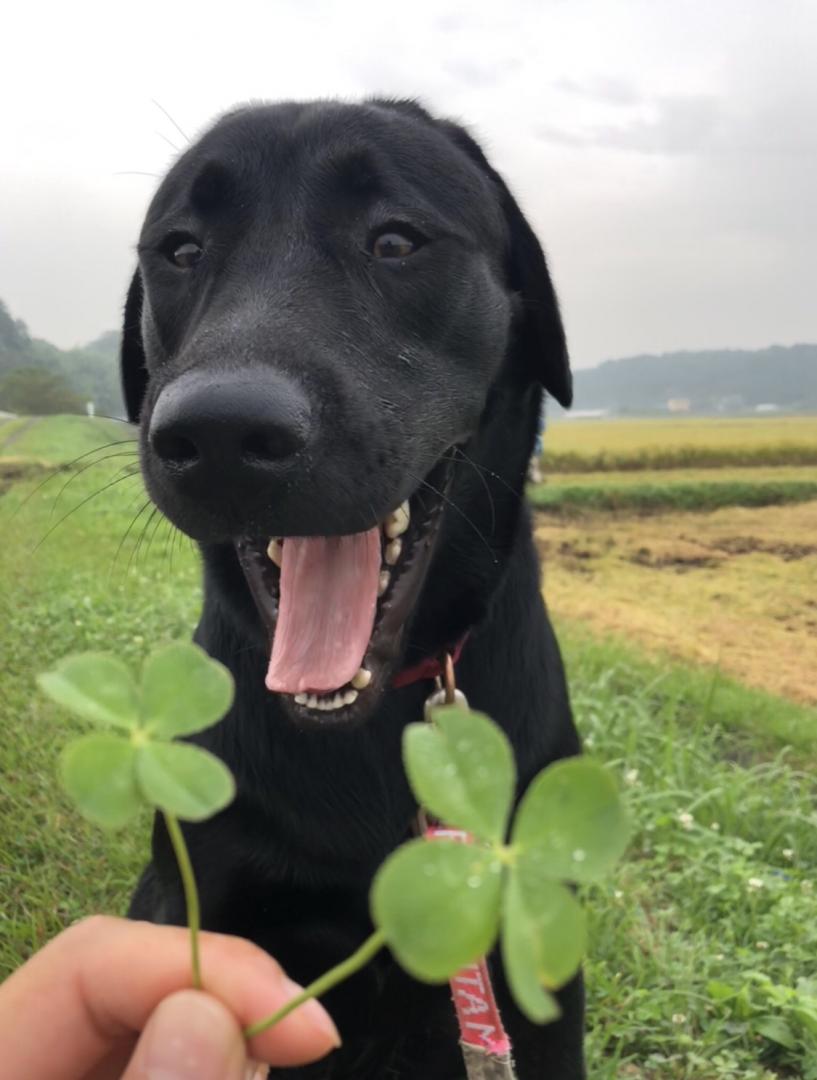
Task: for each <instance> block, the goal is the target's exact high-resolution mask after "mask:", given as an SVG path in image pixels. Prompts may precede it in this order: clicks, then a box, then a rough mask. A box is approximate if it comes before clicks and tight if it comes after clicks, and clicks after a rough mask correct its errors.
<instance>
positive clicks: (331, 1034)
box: [281, 976, 340, 1047]
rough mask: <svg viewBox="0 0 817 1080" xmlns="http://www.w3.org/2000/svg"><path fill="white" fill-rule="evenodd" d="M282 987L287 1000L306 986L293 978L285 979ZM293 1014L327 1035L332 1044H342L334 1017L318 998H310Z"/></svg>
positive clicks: (336, 1045) (335, 1045) (295, 995)
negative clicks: (300, 984)
mask: <svg viewBox="0 0 817 1080" xmlns="http://www.w3.org/2000/svg"><path fill="white" fill-rule="evenodd" d="M281 985H282V987H283V989H284V992H285V993H286V995H287V1001H291V1000H292V998H294V997H297V996H298V995H299V994H302V993H303V992H304V988H303V987H302V986H299V985H298V983H296V982H293V981H292V979H288V978H286V976H285V977H284V979H283V982H282V984H281ZM291 1015H297V1016H299V1017H300V1018H301V1020H302V1021H305V1022H306V1023H307V1024H309V1026H310V1027H313V1028H315V1029H316V1030H317V1031H320V1032H321V1034H322V1035H326V1036H327V1037H328V1038H329V1040H330V1041H331V1043H332V1046H334V1047H338V1046H340V1035H339V1034H338V1029H337V1028H336V1027H335V1023H334V1021H333V1020H332V1017H331V1016H330V1015H329V1013H328V1012H327V1011H326V1009H324V1007H323V1005H321V1003H320V1002H319V1001H318V1000H317V998H309V999H308V1000H307V1001H305V1002H304V1003H303V1005H299V1006H298V1008H297V1009H295V1010H294V1012H293V1013H292V1014H291Z"/></svg>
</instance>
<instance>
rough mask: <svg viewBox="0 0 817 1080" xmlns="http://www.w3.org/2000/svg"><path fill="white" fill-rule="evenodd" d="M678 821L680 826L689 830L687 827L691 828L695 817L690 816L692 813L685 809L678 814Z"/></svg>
mask: <svg viewBox="0 0 817 1080" xmlns="http://www.w3.org/2000/svg"><path fill="white" fill-rule="evenodd" d="M678 822H679V824H680V825H681V828H683V829H686V830H687V831H689V829H691V828H692V826H693V825H694V824H695V818H694V817H693V816H692V814H689V813H687V811H686V810H684V811H683V812H682V813H680V814H679V815H678Z"/></svg>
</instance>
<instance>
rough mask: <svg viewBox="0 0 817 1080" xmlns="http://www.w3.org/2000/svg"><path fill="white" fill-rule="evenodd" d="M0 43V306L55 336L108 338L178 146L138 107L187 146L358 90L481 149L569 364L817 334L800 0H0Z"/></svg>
mask: <svg viewBox="0 0 817 1080" xmlns="http://www.w3.org/2000/svg"><path fill="white" fill-rule="evenodd" d="M3 39H4V41H3V49H2V64H1V65H0V101H1V102H2V116H3V120H2V125H0V298H2V299H4V300H5V301H6V303H7V304H8V306H9V307H10V309H11V311H12V313H13V314H14V315H15V316H17V317H19V318H22V319H24V320H25V321H26V322H27V323H28V325H29V328H30V330H31V332H32V333H33V334H34V335H36V336H40V337H45V338H48V339H50V340H52V341H54V342H55V343H56V344H58V345H61V346H70V345H74V344H77V343H81V342H84V341H87V340H89V339H91V338H93V337H95V336H96V335H97V334H98V333H99V332H100V331H102V330H104V329H109V328H112V327H114V326H116V325H117V323H118V319H119V311H120V307H121V303H122V297H123V294H124V290H125V286H126V282H127V279H128V276H129V273H130V271H131V269H132V266H133V262H134V257H133V245H134V243H135V239H136V236H137V233H138V230H139V224H140V219H141V216H142V214H143V212H144V209H145V206H146V204H147V201H148V200H149V198H150V196H151V194H152V191H153V189H154V187H155V184H156V183H157V179H156V177H158V175H160V174H161V173H162V172H163V171H164V170H165V169H166V168H167V166H168V164H169V163H170V162H171V161H172V159H173V155H174V150H173V149H172V148H171V146H170V145H169V144H170V143H173V144H174V145H175V146H177V147H178V146H181V145H183V143H184V138H183V136H182V134H180V132H179V130H178V129H177V127H176V126H175V124H174V123H171V121H170V120H169V119H168V118H167V117H166V116H165V115H164V114H163V113H162V112H161V111H160V109H159V108H157V106H156V105H155V104H153V103H152V101H153V100H155V101H157V102H159V103H160V105H161V106H162V107H163V108H164V109H166V110H167V112H168V113H169V114H170V115H171V116H172V117H173V120H174V121H175V123H176V124H178V126H179V128H181V129H182V130H183V131H184V132H185V133H186V135H188V136H193V135H195V133H196V131H198V130H200V129H201V128H202V127H203V126H205V125H206V124H207V123H208V122H209V121H210V120H211V119H212V118H213V117H214V116H216V115H217V114H218V113H220V112H222V111H224V110H225V109H227V108H229V107H230V106H232V105H233V104H235V103H236V102H240V101H246V100H249V99H267V100H275V99H280V98H310V97H320V96H340V97H344V98H347V99H355V98H358V97H361V96H364V95H369V94H374V93H381V94H394V95H401V96H405V95H411V96H416V97H419V98H420V99H422V100H423V101H424V102H425V103H426V104H427V105H429V106H430V107H431V108H432V109H434V110H436V111H438V112H442V113H444V114H447V115H450V116H453V117H455V118H458V119H460V120H463V121H465V122H466V123H468V124H469V125H470V126H471V128H472V129H473V130H474V131H475V133H476V134H477V135H478V136H479V137H480V138H481V139H482V140H483V143H484V144H485V145H486V147H487V148H488V151H489V154H490V156H491V157H492V159H493V161H494V163H495V164H496V166H497V167H498V168H499V169H500V171H502V172H503V173H504V175H505V176H506V179H508V180H509V182H510V184H511V186H512V187H513V189H514V190H515V192H516V193H517V195H518V197H519V199H520V201H521V202H522V205H523V207H524V208H525V210H526V211H527V213H528V215H529V217H530V218H531V220H532V221H533V223H534V225H535V227H536V229H537V231H538V233H539V235H540V238H541V239H542V241H543V243H544V245H545V248H546V250H547V252H548V255H549V259H550V264H551V269H552V272H553V276H554V278H555V281H556V285H557V288H558V291H559V294H560V297H561V300H562V306H563V311H564V315H565V320H566V324H567V331H568V339H569V342H570V344H571V353H572V356H573V360H574V364H575V365H576V366H579V367H583V366H587V365H589V364H594V363H597V362H598V361H599V360H602V359H605V358H608V357H615V356H623V355H629V354H632V353H636V352H662V351H668V350H672V349H678V348H689V349H695V348H705V347H708V346H713V347H719V346H743V347H760V346H764V345H768V344H771V343H773V342H777V343H782V344H789V343H793V342H797V341H817V271H815V251H816V250H817V229H815V225H817V209H816V206H817V70H816V68H817V60H816V59H815V58H817V0H708V2H706V3H703V2H700V3H699V2H697V0H696V2H693V0H618V2H616V0H501V2H497V0H490V2H486V0H468V2H465V0H462V2H455V0H437V2H425V0H401V2H399V3H394V2H392V0H380V2H373V0H361V2H354V0H345V2H343V3H332V2H329V0H292V2H288V0H227V2H225V0H220V2H219V3H217V4H216V3H211V2H210V0H199V2H197V3H188V2H178V0H173V2H170V0H161V2H155V0H139V2H138V3H137V4H128V5H127V6H125V5H123V4H122V5H120V4H118V3H114V2H112V0H103V2H100V3H96V2H92V0H76V2H73V3H65V2H64V0H60V2H59V3H43V2H40V3H26V2H25V0H12V5H11V7H10V9H9V7H8V6H7V8H6V10H5V12H4V16H3ZM143 173H148V174H154V175H152V176H151V175H147V176H146V175H134V174H143Z"/></svg>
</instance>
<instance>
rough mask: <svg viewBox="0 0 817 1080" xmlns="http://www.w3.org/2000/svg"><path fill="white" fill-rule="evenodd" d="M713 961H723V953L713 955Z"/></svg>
mask: <svg viewBox="0 0 817 1080" xmlns="http://www.w3.org/2000/svg"><path fill="white" fill-rule="evenodd" d="M715 959H716V960H723V959H724V955H723V953H722V952H716V953H715Z"/></svg>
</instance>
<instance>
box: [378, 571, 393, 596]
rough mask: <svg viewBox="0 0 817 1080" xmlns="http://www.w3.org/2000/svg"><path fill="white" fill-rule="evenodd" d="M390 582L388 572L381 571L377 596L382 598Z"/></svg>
mask: <svg viewBox="0 0 817 1080" xmlns="http://www.w3.org/2000/svg"><path fill="white" fill-rule="evenodd" d="M390 581H391V574H390V573H389V572H388V570H381V571H380V580H379V581H378V583H377V595H378V596H382V595H383V593H384V592H385V591H386V589H388V587H389V582H390Z"/></svg>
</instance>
